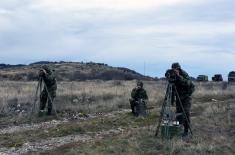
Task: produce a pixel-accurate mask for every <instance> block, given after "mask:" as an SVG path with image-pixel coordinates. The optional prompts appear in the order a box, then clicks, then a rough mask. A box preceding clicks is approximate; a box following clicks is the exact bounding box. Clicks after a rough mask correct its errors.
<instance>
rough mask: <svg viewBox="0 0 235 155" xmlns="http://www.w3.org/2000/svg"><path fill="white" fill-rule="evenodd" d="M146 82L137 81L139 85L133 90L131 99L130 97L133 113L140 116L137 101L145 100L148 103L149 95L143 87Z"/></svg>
mask: <svg viewBox="0 0 235 155" xmlns="http://www.w3.org/2000/svg"><path fill="white" fill-rule="evenodd" d="M143 86H144V84H143V82H142V81H137V87H136V88H134V89H133V90H132V92H131V99H130V105H131V110H132V113H133V114H134V115H136V116H138V115H139V114H138V112H137V109H136V108H137V103H138V102H139V101H140V100H143V102H145V103H146V100H148V95H147V93H146V91H145V89H144V88H143Z"/></svg>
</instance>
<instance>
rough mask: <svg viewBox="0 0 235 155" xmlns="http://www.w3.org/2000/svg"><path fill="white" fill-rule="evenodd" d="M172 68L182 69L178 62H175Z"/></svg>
mask: <svg viewBox="0 0 235 155" xmlns="http://www.w3.org/2000/svg"><path fill="white" fill-rule="evenodd" d="M171 68H172V69H180V68H181V66H180V64H179V63H178V62H175V63H173V64H172V65H171Z"/></svg>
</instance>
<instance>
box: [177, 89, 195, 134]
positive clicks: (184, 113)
mask: <svg viewBox="0 0 235 155" xmlns="http://www.w3.org/2000/svg"><path fill="white" fill-rule="evenodd" d="M174 90H175V93H176V97H177V99H178V101H179V103H180V106H181V108H182V111H183V115H184V118H185V119H186V121H187V124H188V127H189V131H190V133H191V135H193V132H192V128H191V124H190V122H189V119H188V117H187V115H186V112H185V109H184V107H183V104H182V101H181V99H180V96H179V93H178V91H177V89H176V88H175V87H174Z"/></svg>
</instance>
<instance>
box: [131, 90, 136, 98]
mask: <svg viewBox="0 0 235 155" xmlns="http://www.w3.org/2000/svg"><path fill="white" fill-rule="evenodd" d="M135 96H136V89H135V88H134V89H133V90H132V91H131V97H132V98H133V99H135Z"/></svg>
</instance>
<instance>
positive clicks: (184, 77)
mask: <svg viewBox="0 0 235 155" xmlns="http://www.w3.org/2000/svg"><path fill="white" fill-rule="evenodd" d="M178 80H179V82H180V83H181V84H182V85H185V86H188V85H189V84H190V77H189V75H188V74H187V73H186V72H185V71H182V74H181V75H179V76H178Z"/></svg>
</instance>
